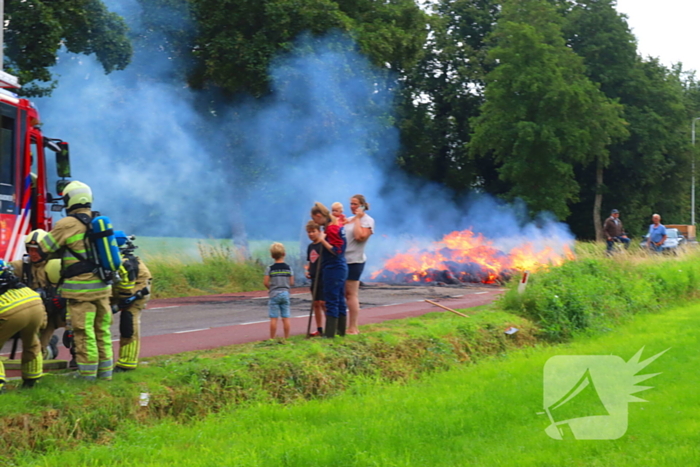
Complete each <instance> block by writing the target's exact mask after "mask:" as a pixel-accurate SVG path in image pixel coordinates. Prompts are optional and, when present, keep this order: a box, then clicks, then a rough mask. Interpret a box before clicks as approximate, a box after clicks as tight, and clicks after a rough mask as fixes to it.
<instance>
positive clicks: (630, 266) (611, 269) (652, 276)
mask: <svg viewBox="0 0 700 467" xmlns="http://www.w3.org/2000/svg"><path fill="white" fill-rule="evenodd" d="M509 287H510V289H509V291H508V292H507V293H506V295H505V297H504V299H503V302H502V306H503V309H505V310H507V311H509V312H512V313H515V314H519V315H521V316H524V317H526V318H528V319H530V320H532V321H533V322H535V323H536V324H537V325H538V327H539V328H540V335H539V337H542V338H545V339H547V340H550V341H556V342H561V341H565V340H567V339H569V338H571V337H572V336H574V335H576V334H580V333H591V332H593V333H595V332H601V331H605V330H607V329H610V328H611V327H613V326H614V325H615V324H617V323H619V322H620V320H624V319H626V318H628V317H630V316H633V315H635V314H637V313H640V312H648V311H653V310H658V309H660V308H661V307H667V306H669V305H670V304H673V303H678V302H679V301H682V300H687V299H690V298H694V297H697V296H698V290H699V289H700V253H698V252H696V251H693V252H691V253H687V254H682V255H679V256H665V255H651V256H649V255H646V254H644V255H619V256H616V257H613V258H608V257H595V256H594V255H590V256H588V257H587V258H584V259H579V260H577V261H568V262H566V263H564V264H563V265H562V266H561V267H557V268H552V269H550V270H548V271H544V272H540V273H536V274H532V275H531V276H530V279H529V284H528V286H527V289H526V290H525V293H523V294H520V293H518V290H517V287H518V283H517V282H516V281H512V282H511V284H510V285H509Z"/></svg>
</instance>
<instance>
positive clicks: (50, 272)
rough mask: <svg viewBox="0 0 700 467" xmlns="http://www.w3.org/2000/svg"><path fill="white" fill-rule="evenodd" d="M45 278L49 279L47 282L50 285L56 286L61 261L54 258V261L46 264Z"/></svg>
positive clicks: (51, 260)
mask: <svg viewBox="0 0 700 467" xmlns="http://www.w3.org/2000/svg"><path fill="white" fill-rule="evenodd" d="M45 270H46V277H47V278H48V279H49V282H51V283H52V284H54V285H55V284H58V281H60V280H61V260H60V259H58V258H56V259H50V260H49V261H48V262H47V263H46V269H45Z"/></svg>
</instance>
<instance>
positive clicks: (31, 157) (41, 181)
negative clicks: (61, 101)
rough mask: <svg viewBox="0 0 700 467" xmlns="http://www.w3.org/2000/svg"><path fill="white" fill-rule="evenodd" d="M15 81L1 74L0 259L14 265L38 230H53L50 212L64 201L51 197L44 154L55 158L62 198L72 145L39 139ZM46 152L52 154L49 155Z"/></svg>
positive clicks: (32, 115) (34, 115)
mask: <svg viewBox="0 0 700 467" xmlns="http://www.w3.org/2000/svg"><path fill="white" fill-rule="evenodd" d="M17 87H19V86H18V84H17V79H16V78H15V77H14V76H12V75H9V74H8V73H5V72H3V71H0V114H1V115H2V125H1V127H0V258H2V259H4V260H6V261H11V260H15V259H21V258H22V255H23V254H24V238H25V236H26V235H27V234H28V233H29V232H31V231H32V230H34V229H44V230H51V224H52V219H51V210H52V209H53V210H55V211H60V209H61V207H62V206H61V205H60V204H52V203H55V202H57V201H60V199H56V198H54V197H53V196H52V195H51V193H49V191H48V188H47V186H48V185H47V184H48V177H47V164H46V153H47V152H53V153H55V157H56V169H57V173H58V176H59V177H61V180H58V182H57V183H56V193H57V194H60V193H61V191H62V190H63V188H64V187H65V185H66V184H67V182H68V180H66V177H70V160H69V150H68V143H66V142H64V141H61V140H58V139H52V138H47V137H45V136H44V135H43V134H42V133H41V120H40V119H39V113H38V112H37V110H36V108H35V107H34V105H33V104H32V103H31V102H30V101H29V100H27V99H23V98H20V97H18V96H17V95H15V94H14V93H12V92H11V91H9V90H8V89H11V88H17ZM47 150H48V151H47Z"/></svg>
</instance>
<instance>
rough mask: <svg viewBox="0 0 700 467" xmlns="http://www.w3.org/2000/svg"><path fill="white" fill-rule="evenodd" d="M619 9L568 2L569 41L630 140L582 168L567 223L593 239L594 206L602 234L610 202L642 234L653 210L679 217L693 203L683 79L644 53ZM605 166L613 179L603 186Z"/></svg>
mask: <svg viewBox="0 0 700 467" xmlns="http://www.w3.org/2000/svg"><path fill="white" fill-rule="evenodd" d="M615 6H616V2H615V1H614V0H578V1H577V2H575V3H573V4H572V3H570V2H569V3H568V5H567V7H568V10H567V13H566V21H565V23H564V27H563V31H564V34H565V37H566V38H567V42H568V44H569V45H570V46H571V47H572V49H573V50H574V51H575V52H576V53H577V54H578V55H579V56H581V57H582V58H583V59H584V62H585V65H586V75H587V76H588V77H589V78H590V79H591V80H592V81H594V82H596V83H599V84H600V89H601V90H602V91H603V92H604V93H605V94H606V96H607V97H608V98H611V99H615V100H616V101H617V102H619V103H620V104H622V106H623V112H624V113H623V115H624V118H625V120H626V121H627V122H628V123H629V125H628V129H629V132H630V137H629V138H628V139H625V140H623V141H618V142H617V143H615V144H613V145H611V146H610V147H609V158H608V159H607V161H605V162H606V164H596V166H585V167H584V166H582V167H579V169H578V171H577V178H578V179H579V180H581V183H582V185H583V187H584V189H583V190H582V192H581V202H580V203H578V204H576V205H574V206H572V215H571V217H570V219H569V221H570V223H571V224H572V227H573V229H574V231H575V232H577V233H578V234H579V235H581V236H585V237H590V236H591V233H593V232H591V230H590V227H588V225H591V224H587V223H586V222H585V221H584V222H582V221H581V219H585V217H586V216H585V215H584V213H585V212H586V211H587V210H588V206H589V205H590V204H589V203H593V204H594V206H595V207H596V209H595V210H594V211H595V215H594V224H593V225H594V227H595V230H594V233H595V235H596V238H598V239H600V238H601V228H600V223H601V217H602V216H601V213H600V211H601V209H602V205H603V204H605V205H607V207H608V209H607V210H606V211H605V212H607V211H609V209H610V208H619V209H621V210H622V211H623V215H624V216H625V219H626V222H625V225H626V226H627V227H628V228H631V229H632V231H634V232H638V231H639V230H640V229H641V226H642V225H643V224H645V223H648V220H649V216H650V215H651V213H652V212H653V211H655V210H659V211H664V212H663V213H662V214H663V215H664V219H675V221H676V222H678V221H680V220H681V219H680V218H678V217H677V213H679V209H680V207H681V205H682V206H687V203H679V201H680V200H681V199H683V198H684V197H685V193H687V192H688V191H689V186H688V183H689V177H687V176H686V174H687V173H688V172H687V169H688V160H689V150H688V147H687V142H688V141H689V138H688V128H689V122H690V120H689V116H687V113H686V110H685V108H684V103H683V96H682V85H681V82H680V79H679V77H678V76H677V74H676V73H674V72H672V70H668V69H666V68H665V67H663V66H662V65H660V64H659V63H658V61H657V60H653V59H648V60H643V59H641V58H640V57H639V56H638V54H637V47H636V40H635V37H634V35H633V34H632V32H631V31H630V28H629V26H628V24H627V21H626V17H625V16H624V15H622V14H620V13H619V12H618V11H616V8H615ZM686 120H687V122H686ZM604 170H605V172H606V176H605V178H606V179H607V180H608V183H604V179H603V171H604ZM671 180H673V183H666V181H668V182H671ZM604 195H605V201H604V199H603V196H604ZM666 200H673V201H672V202H668V201H666ZM586 224H587V225H586Z"/></svg>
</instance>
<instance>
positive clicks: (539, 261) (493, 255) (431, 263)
mask: <svg viewBox="0 0 700 467" xmlns="http://www.w3.org/2000/svg"><path fill="white" fill-rule="evenodd" d="M563 249H564V254H559V253H557V252H556V251H554V249H552V248H551V247H547V248H544V249H542V250H539V251H535V247H534V246H533V244H532V243H525V244H523V245H520V246H518V247H516V248H513V249H511V250H510V252H508V253H504V252H503V251H501V250H499V249H497V248H495V247H494V246H493V242H491V241H489V240H486V239H485V238H484V237H483V236H482V235H481V234H475V233H474V232H472V231H471V230H463V231H461V232H452V233H449V234H447V235H445V236H444V237H443V239H442V240H441V241H439V242H433V243H432V244H431V245H430V247H429V248H427V249H419V248H416V247H413V248H410V249H409V250H408V251H407V252H405V253H398V254H396V255H395V256H393V257H391V258H389V259H388V260H387V261H386V262H385V263H384V267H383V268H382V269H380V270H379V271H376V272H374V273H373V274H372V276H371V279H372V280H374V279H379V280H390V281H391V280H392V279H394V280H397V279H398V281H400V282H433V281H439V280H441V279H440V278H439V277H438V276H436V272H439V271H445V273H446V274H448V275H447V276H445V275H444V274H445V273H442V274H443V276H442V277H449V278H450V280H452V281H461V282H483V283H487V284H489V283H493V282H495V281H496V280H497V279H499V278H503V277H505V276H509V275H510V274H512V273H513V272H514V271H525V270H528V271H537V270H538V269H542V268H546V267H549V266H559V265H561V264H562V263H563V262H564V261H565V260H566V259H573V258H575V256H574V254H573V252H572V251H571V249H570V248H569V247H568V246H567V245H564V248H563Z"/></svg>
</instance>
